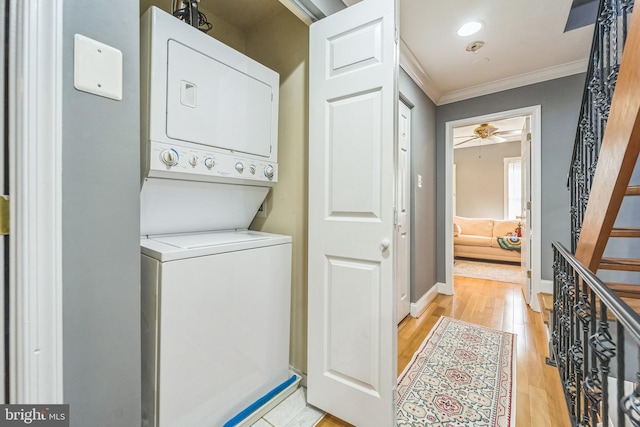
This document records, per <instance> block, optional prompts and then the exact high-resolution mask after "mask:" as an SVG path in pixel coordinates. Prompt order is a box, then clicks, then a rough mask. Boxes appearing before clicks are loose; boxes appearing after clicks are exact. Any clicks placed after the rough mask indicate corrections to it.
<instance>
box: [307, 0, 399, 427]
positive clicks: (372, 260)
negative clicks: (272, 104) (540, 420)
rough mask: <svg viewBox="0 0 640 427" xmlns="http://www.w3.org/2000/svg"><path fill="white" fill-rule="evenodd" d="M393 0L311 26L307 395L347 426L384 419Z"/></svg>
mask: <svg viewBox="0 0 640 427" xmlns="http://www.w3.org/2000/svg"><path fill="white" fill-rule="evenodd" d="M395 24H396V5H395V1H394V0H364V1H362V2H360V3H358V4H356V5H354V6H351V7H349V8H347V9H345V10H343V11H340V12H337V13H335V14H333V15H331V16H329V17H327V18H324V19H322V20H320V21H318V22H316V23H314V24H312V25H311V29H310V55H309V56H310V58H309V314H308V315H309V319H308V341H309V345H308V353H309V355H308V365H307V374H308V377H307V379H308V400H309V402H310V403H311V404H313V405H315V406H317V407H319V408H321V409H323V410H325V411H327V412H329V413H331V414H333V415H335V416H337V417H339V418H341V419H343V420H345V421H347V422H349V423H351V424H354V425H356V426H360V427H363V426H366V427H390V426H395V425H396V417H395V405H394V396H395V388H396V381H397V376H396V374H397V369H396V365H397V324H396V301H395V298H396V289H395V283H394V259H395V254H394V246H393V245H392V242H393V239H394V228H395V227H394V218H393V216H394V215H393V210H394V201H395V200H394V178H395V171H394V158H395V139H396V135H397V133H396V128H395V123H396V117H397V116H396V105H397V103H398V93H397V81H396V76H397V73H398V59H397V58H398V53H397V45H396V36H395V34H396V25H395Z"/></svg>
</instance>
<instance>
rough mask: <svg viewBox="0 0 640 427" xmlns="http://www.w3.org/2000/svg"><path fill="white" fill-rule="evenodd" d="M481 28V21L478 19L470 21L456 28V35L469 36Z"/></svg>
mask: <svg viewBox="0 0 640 427" xmlns="http://www.w3.org/2000/svg"><path fill="white" fill-rule="evenodd" d="M481 28H482V22H480V21H471V22H467V23H466V24H464V25H463V26H462V27H460V28H459V29H458V35H459V36H460V37H466V36H470V35H472V34H475V33H477V32H478V31H480V29H481Z"/></svg>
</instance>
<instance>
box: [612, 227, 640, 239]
mask: <svg viewBox="0 0 640 427" xmlns="http://www.w3.org/2000/svg"><path fill="white" fill-rule="evenodd" d="M611 237H640V228H639V227H615V228H614V229H613V230H611Z"/></svg>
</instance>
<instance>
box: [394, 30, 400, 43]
mask: <svg viewBox="0 0 640 427" xmlns="http://www.w3.org/2000/svg"><path fill="white" fill-rule="evenodd" d="M395 40H396V44H398V42H399V41H400V32H399V31H398V28H396V35H395Z"/></svg>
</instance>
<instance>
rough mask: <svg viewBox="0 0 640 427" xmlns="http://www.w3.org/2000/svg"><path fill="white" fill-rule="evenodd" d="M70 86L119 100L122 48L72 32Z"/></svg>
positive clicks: (120, 92)
mask: <svg viewBox="0 0 640 427" xmlns="http://www.w3.org/2000/svg"><path fill="white" fill-rule="evenodd" d="M73 51H74V53H73V86H74V87H75V88H76V89H78V90H81V91H83V92H88V93H92V94H94V95H99V96H104V97H105V98H111V99H115V100H117V101H120V100H122V52H121V51H119V50H118V49H116V48H114V47H111V46H108V45H106V44H104V43H100V42H99V41H96V40H93V39H90V38H89V37H85V36H83V35H80V34H75V35H74V48H73Z"/></svg>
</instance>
